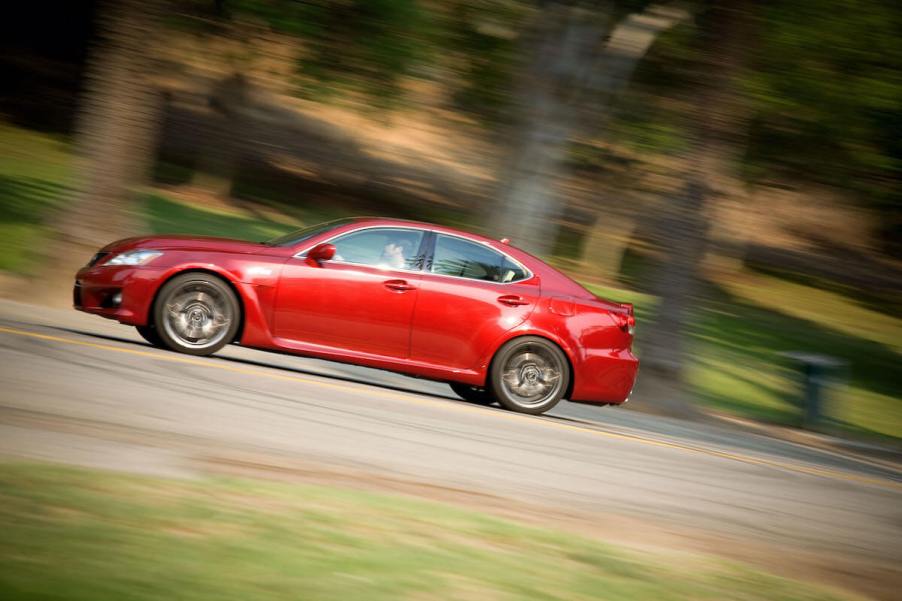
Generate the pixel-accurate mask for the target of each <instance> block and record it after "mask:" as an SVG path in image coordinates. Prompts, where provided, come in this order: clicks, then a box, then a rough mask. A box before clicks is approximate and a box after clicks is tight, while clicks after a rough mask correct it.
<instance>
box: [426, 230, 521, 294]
mask: <svg viewBox="0 0 902 601" xmlns="http://www.w3.org/2000/svg"><path fill="white" fill-rule="evenodd" d="M504 258H505V257H504V255H502V254H501V253H499V252H495V251H494V250H492V249H490V248H486V247H485V246H483V245H482V244H476V243H474V242H468V241H467V240H462V239H460V238H455V237H452V236H443V235H442V234H439V235H438V236H436V239H435V254H434V255H433V258H432V266H431V267H430V271H431V272H432V273H438V274H441V275H454V276H458V277H463V278H470V279H473V280H486V281H489V282H500V281H501V277H502V273H501V265H502V262H503V261H504Z"/></svg>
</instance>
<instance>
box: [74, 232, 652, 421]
mask: <svg viewBox="0 0 902 601" xmlns="http://www.w3.org/2000/svg"><path fill="white" fill-rule="evenodd" d="M74 304H75V308H76V309H79V310H81V311H86V312H88V313H94V314H96V315H101V316H103V317H108V318H111V319H116V320H118V321H119V322H121V323H124V324H129V325H133V326H136V327H137V329H138V331H139V332H140V333H141V335H142V336H143V337H144V338H145V339H147V340H148V341H149V342H150V343H152V344H154V345H158V346H163V347H168V348H170V349H172V350H175V351H179V352H183V353H189V354H193V355H209V354H212V353H215V352H216V351H217V350H219V349H221V348H222V347H223V346H225V345H226V344H229V343H231V342H235V343H240V344H241V345H242V346H248V347H253V348H258V349H268V350H276V351H281V352H288V353H295V354H298V355H308V356H314V357H320V358H324V359H331V360H335V361H344V362H348V363H356V364H359V365H366V366H369V367H377V368H381V369H388V370H393V371H398V372H403V373H407V374H411V375H414V376H420V377H424V378H430V379H435V380H441V381H445V382H448V383H449V384H450V385H451V387H452V388H453V389H454V390H455V392H457V393H458V394H459V395H460V396H461V397H463V398H464V399H466V400H469V401H472V402H477V403H483V404H489V403H492V402H495V401H497V402H498V403H500V404H501V405H502V406H504V407H506V408H508V409H511V410H514V411H520V412H523V413H533V414H538V413H542V412H544V411H547V410H548V409H550V408H552V407H553V406H554V405H556V404H557V403H558V401H560V399H562V398H568V399H570V400H573V401H581V402H589V403H602V404H604V403H622V402H624V401H625V400H626V399H627V397H628V396H629V394H630V391H631V390H632V388H633V383H634V382H635V379H636V372H637V369H638V360H637V359H636V357H635V356H634V355H633V354H632V352H631V346H632V341H633V328H634V325H635V317H634V314H633V307H632V305H629V304H619V303H613V302H609V301H606V300H602V299H600V298H598V297H596V296H594V295H593V294H591V293H590V292H588V291H587V290H586V289H585V288H583V287H582V286H580V285H579V284H577V283H576V282H574V281H573V280H571V279H570V278H568V277H567V276H565V275H563V274H562V273H560V272H559V271H557V270H555V269H554V268H552V267H550V266H548V265H546V264H545V263H543V262H542V261H540V260H539V259H536V258H535V257H533V256H531V255H529V254H527V253H525V252H523V251H521V250H518V249H517V248H515V247H513V246H510V245H509V244H507V243H506V242H505V241H500V242H499V241H496V240H491V239H488V238H484V237H482V236H478V235H475V234H469V233H465V232H461V231H458V230H454V229H451V228H447V227H441V226H437V225H431V224H427V223H417V222H410V221H402V220H396V219H370V218H355V219H343V220H339V221H332V222H329V223H324V224H320V225H315V226H312V227H309V228H306V229H302V230H298V231H296V232H292V233H290V234H287V235H285V236H282V237H279V238H276V239H274V240H270V241H268V242H264V243H253V242H243V241H238V240H228V239H222V238H204V237H190V236H155V237H145V238H129V239H126V240H120V241H118V242H114V243H112V244H110V245H108V246H106V247H104V248H103V249H101V250H100V251H99V252H98V253H97V254H96V255H94V257H93V258H92V259H91V261H90V263H89V264H88V265H87V266H85V267H84V268H83V269H81V270H80V271H79V272H78V274H77V276H76V282H75V290H74Z"/></svg>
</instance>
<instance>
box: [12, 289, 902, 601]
mask: <svg viewBox="0 0 902 601" xmlns="http://www.w3.org/2000/svg"><path fill="white" fill-rule="evenodd" d="M0 454H2V455H4V456H7V457H12V458H26V459H45V460H52V461H65V462H68V463H73V464H78V465H88V466H98V467H105V468H111V469H122V470H129V471H135V472H144V473H152V474H165V475H174V476H188V477H190V476H191V475H193V474H197V473H203V472H208V471H217V470H223V469H226V471H230V470H231V471H234V470H238V471H248V470H249V471H250V472H252V473H258V472H266V471H267V470H269V472H271V473H272V474H276V475H277V476H279V477H297V478H298V479H305V480H313V481H336V482H338V483H339V484H342V485H351V486H355V485H362V486H367V487H376V488H389V489H397V490H399V491H401V492H405V493H408V494H418V495H424V496H431V497H438V498H441V499H443V500H448V501H451V502H461V503H467V504H471V505H478V506H482V507H485V508H487V509H488V510H491V511H495V512H498V513H503V514H505V515H513V516H519V517H524V518H527V519H532V520H536V521H545V522H553V523H555V524H560V525H562V527H565V528H571V529H575V530H579V531H581V532H584V533H587V534H591V535H598V536H602V537H604V538H607V539H613V540H616V541H618V542H625V543H627V544H632V545H633V546H637V547H664V548H675V549H691V550H701V551H706V552H714V553H717V554H722V555H726V556H728V557H733V558H738V559H742V560H748V561H752V562H755V563H759V564H762V565H765V566H767V567H768V568H769V569H773V570H777V571H778V572H781V573H786V574H789V575H793V576H801V577H807V578H812V579H817V580H823V581H827V582H831V583H835V584H839V585H842V586H846V587H851V588H854V589H856V590H858V591H860V592H864V593H869V594H872V595H875V596H878V597H882V598H887V599H889V598H893V596H894V594H896V593H897V592H898V590H899V588H900V586H902V568H900V566H902V472H900V470H899V469H898V468H897V466H894V465H893V464H888V463H886V462H878V461H871V460H867V459H862V458H860V457H855V456H851V455H848V454H845V453H839V452H835V451H824V450H817V449H813V448H809V447H805V446H801V445H797V444H792V443H787V442H782V441H778V440H775V439H772V438H768V437H764V436H759V435H754V434H749V433H746V432H742V431H739V430H734V429H727V428H723V427H715V426H712V425H698V424H690V423H685V422H679V421H675V420H668V419H663V418H656V417H652V416H648V415H643V414H640V413H636V412H632V411H629V410H627V409H615V408H601V407H591V406H584V405H573V404H569V403H562V404H561V405H560V406H559V407H558V408H557V409H556V410H555V411H554V412H553V413H552V414H551V415H549V416H543V417H531V416H523V415H517V414H512V413H508V412H505V411H502V410H501V409H498V408H485V407H478V406H474V405H469V404H467V403H465V402H463V401H458V400H455V397H454V395H453V393H451V391H450V389H449V388H448V387H447V386H445V385H443V384H438V383H432V382H426V381H421V380H416V379H412V378H407V377H404V376H399V375H395V374H390V373H387V372H381V371H377V370H369V369H365V368H358V367H353V366H347V365H341V364H335V363H329V362H324V361H318V360H313V359H306V358H299V357H291V356H287V355H276V354H272V353H263V352H259V351H253V350H250V349H244V348H240V347H237V346H233V347H230V348H228V349H226V350H224V351H222V352H221V353H220V354H219V355H217V356H215V357H210V358H196V357H189V356H185V355H179V354H176V353H171V352H167V351H163V350H159V349H155V348H152V347H150V346H148V345H146V344H145V343H144V342H143V340H141V339H140V338H139V337H138V335H137V333H135V332H134V330H132V329H131V328H127V327H125V326H120V325H118V324H115V323H112V322H107V321H105V320H102V319H100V318H96V317H91V316H87V315H83V314H80V313H77V312H75V311H65V310H54V309H46V308H43V307H35V306H30V305H24V304H18V303H13V302H9V301H0Z"/></svg>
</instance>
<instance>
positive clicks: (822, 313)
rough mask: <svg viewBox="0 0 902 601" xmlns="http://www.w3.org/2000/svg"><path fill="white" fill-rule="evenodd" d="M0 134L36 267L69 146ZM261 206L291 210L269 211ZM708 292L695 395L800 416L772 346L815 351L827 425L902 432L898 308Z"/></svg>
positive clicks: (261, 221) (5, 209)
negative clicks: (832, 383)
mask: <svg viewBox="0 0 902 601" xmlns="http://www.w3.org/2000/svg"><path fill="white" fill-rule="evenodd" d="M0 142H2V143H0V270H5V271H12V272H19V273H28V272H29V271H30V270H31V269H32V267H33V266H34V265H33V258H32V255H31V254H30V253H29V249H30V248H34V247H35V246H36V245H38V244H39V243H40V242H41V239H42V238H43V236H44V235H45V234H46V229H45V228H46V225H45V222H46V218H47V216H48V214H49V212H50V211H51V210H52V209H53V208H54V207H55V206H56V205H57V203H58V202H59V200H60V198H61V197H63V195H64V194H65V193H66V191H67V190H68V184H69V178H70V171H71V150H70V148H69V146H68V144H67V142H66V141H65V140H63V139H60V138H56V137H53V136H47V135H43V134H37V133H34V132H29V131H26V130H22V129H19V128H15V127H11V126H8V125H2V124H0ZM170 170H171V169H170ZM185 177H187V176H186V175H184V174H182V178H183V179H184V178H185ZM143 204H144V210H145V214H146V217H147V222H148V226H149V229H150V231H151V232H153V233H193V234H205V235H214V236H228V237H235V238H245V239H251V240H263V239H267V238H270V237H273V236H276V235H278V234H280V233H282V232H284V231H287V230H290V229H292V228H293V227H296V225H297V224H298V223H300V222H307V223H312V222H316V221H317V219H318V217H321V216H322V217H329V218H334V217H337V216H340V215H337V214H332V213H329V214H328V215H324V214H322V212H323V211H332V210H334V209H333V208H332V206H331V205H329V204H328V203H326V204H324V205H323V206H319V205H317V204H316V203H309V206H308V205H300V206H299V207H297V206H296V207H294V208H293V209H289V208H288V207H286V206H285V205H284V204H283V203H278V202H275V201H271V202H269V203H268V204H269V207H263V206H260V207H258V208H259V209H261V210H250V211H242V210H238V209H236V210H235V211H225V210H218V209H213V208H211V207H209V206H199V205H196V204H191V203H188V202H181V201H177V200H175V199H173V198H171V197H169V196H167V195H166V194H165V193H162V192H159V191H155V192H152V193H149V194H147V195H146V196H145V197H144V203H143ZM249 206H250V205H249ZM263 209H266V210H263ZM269 209H278V211H277V214H279V215H281V216H283V217H284V216H285V215H290V216H291V217H290V218H287V219H282V218H279V219H276V218H273V217H271V216H269V215H272V214H273V212H272V211H270V210H269ZM294 221H296V222H297V223H294ZM592 289H593V290H594V291H595V292H596V293H598V294H599V295H601V296H605V297H608V298H611V299H613V300H618V301H623V302H633V303H634V304H635V305H636V311H637V317H638V320H639V327H640V328H647V327H654V326H653V321H652V320H653V314H654V304H655V299H654V298H652V297H650V296H648V295H644V294H641V293H638V292H634V291H628V290H616V289H609V288H601V287H593V288H592ZM707 296H708V297H709V298H710V299H711V300H710V302H709V303H708V304H707V305H706V306H705V308H704V310H703V311H700V312H699V315H698V317H697V319H696V321H695V323H694V325H693V330H692V335H693V341H694V354H693V361H692V364H691V365H690V373H689V379H690V382H691V385H692V387H693V391H694V395H695V398H697V399H698V401H699V402H700V403H702V404H703V405H705V406H707V407H711V408H713V409H716V410H719V411H724V412H728V413H732V414H735V415H738V416H743V417H748V418H752V419H758V420H763V421H769V422H776V423H781V424H787V425H795V424H798V423H799V420H800V417H801V411H800V408H799V406H798V400H797V399H798V398H799V396H800V393H799V387H800V382H799V381H798V375H797V374H798V370H797V369H796V368H795V367H794V366H793V365H792V362H791V361H790V360H789V359H788V358H787V357H785V356H784V355H782V354H781V353H783V352H786V351H808V352H817V353H823V354H827V355H831V356H835V357H838V358H840V359H842V360H844V361H845V362H846V363H847V365H848V367H847V369H846V370H845V372H844V373H843V374H842V376H843V378H844V379H845V380H846V382H847V384H848V386H846V387H841V388H839V389H837V390H835V391H834V392H833V395H832V397H831V399H830V400H831V402H832V405H831V406H830V415H831V417H832V419H833V423H832V424H828V427H829V428H832V429H834V430H835V431H837V432H838V433H840V434H845V435H850V434H851V435H856V436H864V437H877V438H881V437H882V438H893V439H895V440H898V439H900V438H902V379H900V378H899V377H898V375H897V374H898V372H899V367H900V364H902V361H900V354H902V319H899V317H898V316H895V315H891V314H888V313H887V312H886V310H885V309H884V310H883V311H880V310H877V309H875V308H874V307H875V304H874V303H873V302H872V301H871V300H868V299H863V298H861V297H858V296H856V295H854V294H850V293H849V291H848V290H844V289H841V288H831V287H829V286H823V285H817V286H816V285H813V284H811V283H808V282H800V281H798V280H793V279H790V278H786V277H780V276H778V275H775V274H747V275H746V276H745V277H744V278H743V279H740V280H736V281H733V282H725V283H719V284H718V285H713V286H711V288H710V289H709V291H708V295H707ZM884 306H885V305H884Z"/></svg>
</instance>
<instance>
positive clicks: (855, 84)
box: [746, 0, 902, 203]
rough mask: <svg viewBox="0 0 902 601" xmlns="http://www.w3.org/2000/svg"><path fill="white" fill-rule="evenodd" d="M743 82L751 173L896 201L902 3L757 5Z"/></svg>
mask: <svg viewBox="0 0 902 601" xmlns="http://www.w3.org/2000/svg"><path fill="white" fill-rule="evenodd" d="M758 36H759V38H760V51H759V53H758V54H757V57H756V58H757V60H755V62H754V63H753V64H752V69H753V70H752V72H751V74H750V75H749V77H748V78H747V81H746V91H747V93H748V95H749V100H750V101H751V103H752V107H753V110H754V117H755V120H754V122H753V124H752V128H751V140H750V145H749V163H750V167H751V168H752V169H753V170H754V171H753V174H754V175H757V174H767V173H771V172H774V171H776V172H783V173H790V174H792V175H795V176H802V177H807V178H811V179H814V180H817V181H822V182H826V183H830V184H836V185H840V186H848V187H851V188H853V189H856V190H859V191H862V192H864V193H866V194H867V195H868V196H869V197H870V198H871V199H872V200H875V201H882V202H896V203H898V202H902V196H900V195H899V186H898V182H899V181H900V179H902V11H900V9H899V5H898V3H896V2H893V1H884V0H791V1H790V0H784V1H781V2H773V3H771V4H770V5H769V6H767V8H766V9H765V10H764V12H763V13H762V22H761V24H760V27H759V31H758Z"/></svg>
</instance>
